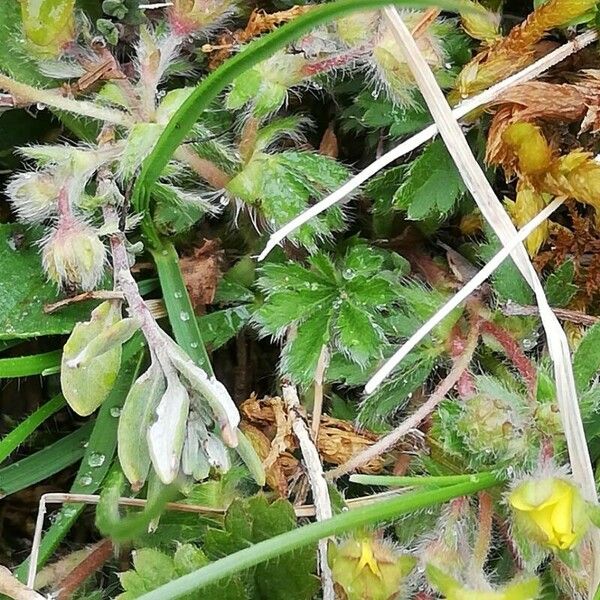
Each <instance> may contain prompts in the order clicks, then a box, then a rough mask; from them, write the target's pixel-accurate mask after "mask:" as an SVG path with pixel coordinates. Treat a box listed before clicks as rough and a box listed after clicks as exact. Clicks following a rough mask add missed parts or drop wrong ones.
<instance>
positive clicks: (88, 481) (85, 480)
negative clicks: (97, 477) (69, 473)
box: [79, 475, 93, 485]
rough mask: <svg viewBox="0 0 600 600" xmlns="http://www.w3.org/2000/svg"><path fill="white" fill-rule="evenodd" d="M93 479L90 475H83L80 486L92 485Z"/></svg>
mask: <svg viewBox="0 0 600 600" xmlns="http://www.w3.org/2000/svg"><path fill="white" fill-rule="evenodd" d="M92 481H93V480H92V478H91V477H90V476H89V475H82V476H81V477H80V478H79V484H80V485H91V483H92Z"/></svg>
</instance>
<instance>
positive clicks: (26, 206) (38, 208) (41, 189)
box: [6, 171, 59, 224]
mask: <svg viewBox="0 0 600 600" xmlns="http://www.w3.org/2000/svg"><path fill="white" fill-rule="evenodd" d="M58 192H59V186H58V184H57V183H56V180H55V178H54V177H53V176H52V175H51V174H50V173H46V172H44V171H39V172H33V171H32V172H29V173H20V174H19V175H17V176H16V177H13V178H12V179H11V180H10V182H9V184H8V185H7V186H6V194H7V195H8V197H9V198H10V201H11V204H12V207H13V209H14V211H15V212H16V213H17V217H18V218H19V220H21V221H23V222H25V223H30V224H34V223H41V222H42V221H44V220H46V219H48V218H49V217H51V216H53V215H54V214H55V213H56V207H57V200H58Z"/></svg>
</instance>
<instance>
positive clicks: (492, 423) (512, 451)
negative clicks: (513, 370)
mask: <svg viewBox="0 0 600 600" xmlns="http://www.w3.org/2000/svg"><path fill="white" fill-rule="evenodd" d="M478 380H479V381H481V380H482V378H478ZM478 387H480V386H478ZM501 394H502V395H501ZM511 395H512V394H511V393H510V392H508V390H503V392H500V393H498V394H490V393H485V392H482V390H481V388H480V392H479V393H477V394H475V395H473V396H472V397H471V398H468V399H466V400H465V401H464V404H463V407H462V413H461V415H460V417H459V418H458V420H457V422H456V431H457V432H458V433H459V434H460V436H461V437H462V438H463V439H464V441H465V444H466V446H467V447H468V448H469V450H470V451H471V452H472V453H473V455H474V456H477V457H478V458H479V460H480V461H481V462H482V463H484V464H487V463H489V462H490V461H493V462H497V461H498V460H500V461H504V462H506V461H510V460H512V459H514V458H515V457H520V458H523V457H525V456H527V454H528V451H529V441H530V439H529V436H528V435H527V431H529V428H528V420H527V418H526V416H525V415H524V414H523V413H522V411H520V410H519V408H520V406H519V403H518V398H515V400H513V401H511Z"/></svg>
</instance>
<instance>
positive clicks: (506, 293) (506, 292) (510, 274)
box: [479, 228, 534, 305]
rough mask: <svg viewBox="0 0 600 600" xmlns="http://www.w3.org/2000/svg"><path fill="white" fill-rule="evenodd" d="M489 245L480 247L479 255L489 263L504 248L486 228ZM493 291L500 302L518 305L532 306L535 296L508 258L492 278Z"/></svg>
mask: <svg viewBox="0 0 600 600" xmlns="http://www.w3.org/2000/svg"><path fill="white" fill-rule="evenodd" d="M486 236H487V243H486V244H482V245H481V246H480V247H479V255H480V256H481V259H482V260H483V261H485V262H487V261H489V260H490V259H491V258H492V257H493V256H494V255H495V254H496V253H497V252H498V251H499V250H500V248H501V247H502V245H501V244H500V242H499V240H498V238H497V237H496V235H495V234H493V233H491V231H490V230H489V229H488V228H486ZM492 283H493V289H494V292H495V293H496V295H497V296H498V298H499V300H500V301H503V302H507V301H508V300H512V301H513V302H516V303H517V304H523V305H527V304H531V303H532V302H533V299H534V296H533V292H532V291H531V288H530V287H529V286H528V285H527V282H526V281H525V279H524V278H523V275H521V273H520V272H519V270H518V269H517V267H516V266H515V264H514V262H513V261H512V259H511V258H510V257H509V258H507V259H506V260H505V261H504V262H503V263H502V264H501V265H500V266H499V267H498V268H497V269H496V272H495V273H494V275H493V276H492Z"/></svg>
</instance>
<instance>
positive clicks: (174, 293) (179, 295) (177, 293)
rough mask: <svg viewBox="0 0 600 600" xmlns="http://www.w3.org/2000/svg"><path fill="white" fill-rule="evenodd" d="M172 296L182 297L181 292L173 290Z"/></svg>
mask: <svg viewBox="0 0 600 600" xmlns="http://www.w3.org/2000/svg"><path fill="white" fill-rule="evenodd" d="M173 296H174V297H175V298H183V294H182V293H181V292H173Z"/></svg>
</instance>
